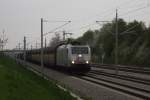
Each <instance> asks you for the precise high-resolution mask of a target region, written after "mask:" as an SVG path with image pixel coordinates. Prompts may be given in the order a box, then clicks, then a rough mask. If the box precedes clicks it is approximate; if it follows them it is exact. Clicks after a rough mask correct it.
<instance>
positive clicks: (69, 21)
mask: <svg viewBox="0 0 150 100" xmlns="http://www.w3.org/2000/svg"><path fill="white" fill-rule="evenodd" d="M69 23H71V21H68V22H66V23H65V24H63V25H61V26H58V27H56V28H54V29H53V30H51V31H49V32H47V33H45V34H43V36H46V35H47V34H49V33H53V32H55V31H56V30H57V29H60V28H62V27H64V26H66V25H67V24H69Z"/></svg>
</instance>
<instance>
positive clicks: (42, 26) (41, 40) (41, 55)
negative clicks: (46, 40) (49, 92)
mask: <svg viewBox="0 0 150 100" xmlns="http://www.w3.org/2000/svg"><path fill="white" fill-rule="evenodd" d="M41 68H42V74H43V76H44V66H43V18H41Z"/></svg>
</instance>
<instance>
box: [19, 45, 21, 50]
mask: <svg viewBox="0 0 150 100" xmlns="http://www.w3.org/2000/svg"><path fill="white" fill-rule="evenodd" d="M20 49H21V48H20V43H19V51H20Z"/></svg>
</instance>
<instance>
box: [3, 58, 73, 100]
mask: <svg viewBox="0 0 150 100" xmlns="http://www.w3.org/2000/svg"><path fill="white" fill-rule="evenodd" d="M0 100H76V99H75V98H73V97H71V96H70V95H69V93H68V92H64V91H63V90H60V89H59V88H58V87H57V86H56V85H55V83H54V82H52V81H47V80H45V79H43V78H42V77H39V76H37V75H35V74H34V73H33V72H31V71H28V70H26V69H25V68H23V66H21V65H18V64H16V63H15V62H14V61H13V60H11V59H8V58H6V57H0Z"/></svg>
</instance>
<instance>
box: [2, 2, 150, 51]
mask: <svg viewBox="0 0 150 100" xmlns="http://www.w3.org/2000/svg"><path fill="white" fill-rule="evenodd" d="M149 5H150V0H0V35H1V33H2V30H3V29H5V34H6V36H7V37H8V39H9V40H8V44H7V47H6V48H15V47H16V45H18V43H19V42H20V43H23V37H24V36H27V42H28V43H29V46H30V45H31V44H32V45H33V46H35V43H36V41H37V42H38V43H40V18H44V19H45V20H48V21H49V22H45V23H44V33H46V32H49V31H51V30H53V29H54V28H55V27H58V26H60V25H63V24H65V23H64V22H55V23H54V22H51V21H69V20H70V21H72V22H71V23H70V24H68V25H66V26H65V27H63V28H60V29H58V30H57V31H63V30H65V31H66V32H71V33H73V35H72V37H74V38H75V37H78V36H81V35H82V34H83V33H84V32H85V31H87V30H88V29H98V28H100V26H99V25H98V24H96V23H95V21H96V20H100V21H103V20H107V21H111V20H112V19H113V18H114V17H115V9H116V8H118V14H119V17H120V18H124V19H125V20H126V21H128V22H129V21H133V20H134V19H136V20H139V21H143V22H145V23H146V25H149V24H150V7H149ZM60 35H62V33H60ZM52 36H54V35H53V34H48V35H47V36H46V38H47V40H48V41H50V40H51V37H52Z"/></svg>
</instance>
